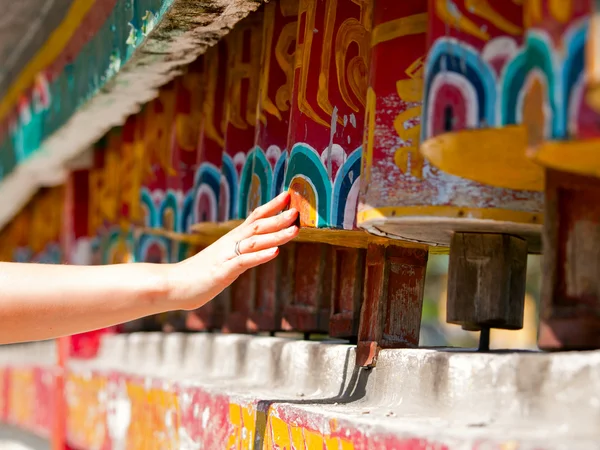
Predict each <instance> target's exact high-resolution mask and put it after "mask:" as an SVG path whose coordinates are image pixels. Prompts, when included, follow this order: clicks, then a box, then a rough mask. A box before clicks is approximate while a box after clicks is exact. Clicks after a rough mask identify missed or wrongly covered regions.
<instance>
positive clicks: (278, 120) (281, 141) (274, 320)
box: [239, 0, 298, 332]
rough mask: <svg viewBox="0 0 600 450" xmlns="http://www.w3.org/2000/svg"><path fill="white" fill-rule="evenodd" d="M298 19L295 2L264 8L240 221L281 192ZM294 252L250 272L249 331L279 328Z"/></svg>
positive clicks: (286, 251) (287, 249)
mask: <svg viewBox="0 0 600 450" xmlns="http://www.w3.org/2000/svg"><path fill="white" fill-rule="evenodd" d="M297 20H298V0H280V1H273V2H270V3H267V4H266V5H265V6H264V12H263V24H262V52H261V61H260V78H259V85H258V96H257V101H258V108H257V113H256V125H255V131H256V132H255V140H254V148H253V149H252V152H251V153H250V154H249V155H248V157H247V158H246V163H245V164H244V168H243V170H242V174H241V177H240V193H239V209H240V214H241V216H242V217H246V215H247V214H249V213H250V212H251V211H252V210H254V209H255V208H256V207H257V206H259V205H261V204H264V203H266V202H268V201H269V200H271V199H273V198H274V197H275V196H277V195H278V194H279V193H280V192H281V191H282V189H283V182H284V175H285V161H286V157H287V150H286V148H287V135H288V128H289V117H290V100H291V91H292V84H293V64H294V52H295V43H296V32H297V28H298V21H297ZM294 250H295V247H294V244H288V245H286V246H283V247H281V248H280V254H279V256H278V257H277V258H275V259H274V260H273V261H270V262H268V263H266V264H264V265H261V266H259V267H257V268H256V269H255V272H256V275H255V277H256V278H255V294H254V306H253V308H251V309H252V312H251V314H250V321H249V327H250V329H251V331H269V332H274V331H278V330H281V329H282V323H281V319H282V317H281V316H282V308H283V304H284V302H285V301H287V299H289V298H291V297H292V295H293V277H294V262H295V252H294Z"/></svg>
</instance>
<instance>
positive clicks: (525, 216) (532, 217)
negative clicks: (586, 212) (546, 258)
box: [357, 206, 543, 225]
mask: <svg viewBox="0 0 600 450" xmlns="http://www.w3.org/2000/svg"><path fill="white" fill-rule="evenodd" d="M418 216H426V217H448V218H465V219H482V220H499V221H509V222H516V223H527V224H536V225H537V224H541V223H542V221H543V215H542V214H536V213H530V212H525V211H513V210H510V209H499V208H459V207H456V206H406V207H385V208H373V209H369V210H366V211H361V212H359V213H358V214H357V222H358V223H359V224H362V223H365V222H368V221H371V220H380V219H389V218H396V219H398V218H400V217H418Z"/></svg>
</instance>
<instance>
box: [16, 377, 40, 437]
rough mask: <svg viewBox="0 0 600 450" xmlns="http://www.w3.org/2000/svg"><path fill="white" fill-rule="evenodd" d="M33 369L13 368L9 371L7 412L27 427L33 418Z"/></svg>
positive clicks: (34, 399)
mask: <svg viewBox="0 0 600 450" xmlns="http://www.w3.org/2000/svg"><path fill="white" fill-rule="evenodd" d="M34 380H35V379H34V374H33V369H31V368H22V369H21V368H14V369H12V370H11V372H10V384H9V386H10V392H9V404H10V410H9V414H10V417H11V419H12V420H13V421H14V422H16V424H18V425H21V426H24V427H25V428H28V427H29V426H30V425H32V424H33V422H34V419H35V405H36V403H37V402H36V398H35V381H34Z"/></svg>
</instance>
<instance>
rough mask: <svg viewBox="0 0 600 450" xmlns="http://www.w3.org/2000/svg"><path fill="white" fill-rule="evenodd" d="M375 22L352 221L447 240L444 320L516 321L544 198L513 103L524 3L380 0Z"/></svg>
mask: <svg viewBox="0 0 600 450" xmlns="http://www.w3.org/2000/svg"><path fill="white" fill-rule="evenodd" d="M374 18H375V24H374V29H373V37H372V44H373V48H372V60H371V79H370V86H369V90H368V93H367V110H368V113H367V121H366V126H367V139H366V142H367V143H366V149H365V157H364V167H363V176H362V178H361V194H360V202H359V211H358V216H357V217H358V219H357V221H358V225H359V226H360V227H361V228H364V229H366V230H368V231H370V232H372V233H375V234H378V235H382V236H387V237H392V238H395V239H400V240H404V241H412V242H415V243H420V244H425V245H431V246H437V245H441V246H448V245H449V246H450V267H449V288H448V313H447V319H448V321H449V322H452V323H457V324H459V325H461V326H462V327H463V328H465V329H469V330H479V329H489V328H490V327H497V328H508V329H515V328H520V327H522V317H523V302H524V292H525V267H526V258H527V252H528V251H529V252H539V251H540V238H539V235H540V224H541V222H542V213H541V211H542V202H543V194H542V192H541V190H542V187H543V172H542V171H541V170H540V169H539V167H538V166H536V165H535V164H534V163H532V162H531V161H529V160H528V159H527V158H526V157H525V150H526V147H527V126H526V124H525V122H524V121H523V120H522V116H523V108H524V106H523V104H522V102H519V101H515V99H516V98H517V97H518V96H517V97H515V96H516V95H517V93H516V92H515V90H514V84H515V83H517V82H518V81H519V80H520V79H522V77H523V74H522V72H519V71H518V70H517V69H518V64H519V63H521V62H522V61H520V60H519V59H518V55H519V51H520V49H521V48H522V47H523V35H524V33H523V7H522V6H521V5H520V2H506V1H504V0H489V1H485V2H470V1H456V2H443V1H442V2H441V1H435V0H429V1H428V2H427V1H425V0H420V1H419V0H414V1H406V2H386V1H381V0H377V1H376V2H375V13H374ZM400 48H401V49H402V51H401V52H400V51H398V49H400ZM390 61H393V63H392V64H391V65H390ZM510 118H515V119H516V120H512V121H511V120H510ZM419 150H420V151H419ZM484 284H485V287H486V289H480V286H483V285H484Z"/></svg>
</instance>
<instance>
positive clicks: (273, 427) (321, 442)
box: [263, 412, 355, 450]
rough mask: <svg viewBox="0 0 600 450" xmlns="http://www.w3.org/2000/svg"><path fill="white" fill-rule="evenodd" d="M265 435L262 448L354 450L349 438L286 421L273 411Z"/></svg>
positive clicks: (269, 449)
mask: <svg viewBox="0 0 600 450" xmlns="http://www.w3.org/2000/svg"><path fill="white" fill-rule="evenodd" d="M265 436H266V437H265V440H264V443H263V449H264V450H282V449H302V450H354V448H355V447H354V443H353V442H352V441H351V440H350V439H349V438H341V437H337V436H331V435H329V434H325V433H322V432H320V431H316V430H311V429H309V428H306V427H302V426H298V425H297V424H291V423H288V422H286V421H284V420H283V419H281V418H279V417H277V415H276V414H275V413H273V412H271V413H270V414H269V418H268V422H267V430H266V435H265Z"/></svg>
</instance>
